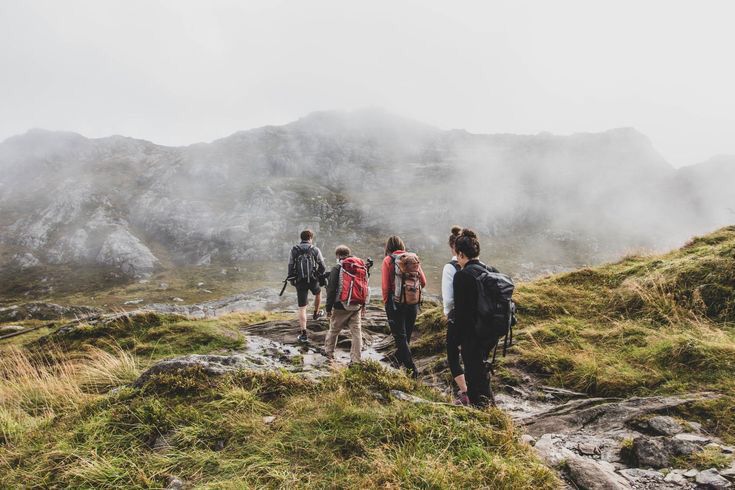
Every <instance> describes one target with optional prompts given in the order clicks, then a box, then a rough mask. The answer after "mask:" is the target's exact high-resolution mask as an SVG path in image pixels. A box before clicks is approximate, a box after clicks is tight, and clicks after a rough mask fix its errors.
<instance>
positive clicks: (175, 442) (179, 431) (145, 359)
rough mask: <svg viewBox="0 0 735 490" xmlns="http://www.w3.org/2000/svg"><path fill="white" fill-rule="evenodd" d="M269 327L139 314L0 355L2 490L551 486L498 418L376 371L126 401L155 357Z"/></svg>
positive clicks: (246, 378)
mask: <svg viewBox="0 0 735 490" xmlns="http://www.w3.org/2000/svg"><path fill="white" fill-rule="evenodd" d="M263 319H264V318H263V317H262V316H261V317H258V316H255V315H250V316H239V315H233V316H229V317H224V318H221V319H217V320H205V321H190V320H185V319H183V318H181V317H176V316H157V315H135V316H131V317H123V318H121V319H120V320H118V321H116V322H111V323H109V324H107V325H101V326H96V327H92V326H89V327H82V328H80V329H77V330H75V331H74V332H72V333H71V334H68V335H65V336H63V337H58V336H57V337H52V339H53V341H52V342H49V341H43V340H39V339H33V340H30V341H27V342H26V343H25V344H22V345H21V344H20V343H19V342H17V341H16V342H15V343H13V344H0V476H1V478H0V481H2V484H0V487H2V486H6V485H7V486H8V487H10V488H15V487H38V488H49V487H51V488H67V487H77V488H78V487H82V488H163V487H165V486H166V485H167V484H168V483H169V482H170V481H171V480H172V478H173V477H177V478H180V479H182V480H184V481H187V482H189V483H190V484H192V485H195V486H196V487H197V488H283V487H294V488H375V487H386V488H398V487H424V488H440V487H441V488H451V487H454V488H479V487H491V488H555V487H556V486H557V480H556V477H555V476H554V474H553V472H552V471H551V470H549V469H548V468H546V467H544V466H542V465H541V464H540V463H539V462H538V461H537V460H536V459H535V456H534V455H533V453H532V449H531V448H530V447H529V446H527V445H525V444H522V443H521V442H519V435H520V434H519V433H518V432H517V430H516V429H515V428H514V426H513V424H512V422H511V421H510V419H509V418H508V417H507V416H505V415H504V414H503V413H502V412H501V411H499V410H489V411H478V410H468V409H465V408H462V407H455V406H452V405H449V404H447V403H443V402H445V401H446V400H444V399H443V398H442V396H441V395H440V394H439V393H438V392H436V391H434V390H431V389H429V388H427V387H425V386H423V385H421V384H417V383H415V382H414V381H412V380H410V379H408V378H407V377H405V376H404V375H402V374H397V373H395V372H391V373H389V372H388V371H386V370H385V369H384V368H382V367H380V366H379V365H377V364H366V365H364V366H361V367H357V368H351V369H347V370H342V371H337V372H335V373H334V374H333V375H331V376H329V377H326V378H323V379H321V380H320V381H310V380H308V379H307V378H304V377H301V376H298V375H296V374H288V373H286V372H279V371H265V372H264V371H261V372H255V371H239V372H233V373H230V374H227V375H224V376H220V377H214V378H213V377H211V376H209V375H207V374H205V373H204V372H203V371H201V370H200V369H198V368H191V369H185V370H179V371H177V372H175V373H164V374H159V375H155V376H153V377H151V378H149V379H148V380H147V382H146V383H145V384H144V385H143V386H141V387H140V388H132V387H130V383H131V382H132V381H133V380H135V379H136V378H137V377H138V376H139V374H140V373H141V371H142V370H143V369H144V368H145V367H146V366H147V365H148V364H150V363H151V362H153V360H154V359H155V358H158V357H160V356H162V355H166V356H170V355H175V354H184V353H190V352H203V351H220V352H221V351H223V350H227V349H230V348H238V347H240V346H242V344H243V342H244V339H243V338H242V336H241V335H240V334H239V328H241V327H243V326H246V325H247V324H249V323H253V322H256V321H259V320H263ZM112 339H115V341H114V342H112ZM392 389H397V390H401V391H403V392H405V393H409V394H414V395H418V396H421V397H423V398H425V399H428V400H431V401H434V402H439V403H423V404H414V403H410V402H406V401H402V400H399V399H396V398H394V396H392V395H391V393H390V390H392Z"/></svg>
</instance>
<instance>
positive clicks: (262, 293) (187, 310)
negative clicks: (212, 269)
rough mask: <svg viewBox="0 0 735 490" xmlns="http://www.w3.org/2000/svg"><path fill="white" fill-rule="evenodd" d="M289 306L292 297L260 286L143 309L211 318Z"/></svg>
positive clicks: (157, 304)
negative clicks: (188, 303) (189, 302)
mask: <svg viewBox="0 0 735 490" xmlns="http://www.w3.org/2000/svg"><path fill="white" fill-rule="evenodd" d="M202 284H203V283H202ZM173 301H176V302H182V301H183V300H181V299H180V298H174V299H173ZM289 307H291V308H293V307H294V305H293V299H292V298H290V297H283V296H279V295H278V291H276V290H275V289H274V288H261V289H256V290H255V291H250V292H248V293H242V294H236V295H233V296H228V297H226V298H221V299H217V300H213V301H206V302H203V303H197V304H192V305H183V304H181V305H179V304H168V303H153V304H149V305H145V306H144V307H143V309H145V310H147V311H155V312H157V313H174V314H178V315H186V316H189V317H191V318H213V317H217V316H220V315H226V314H227V313H244V312H250V311H263V310H265V311H272V310H284V309H288V308H289Z"/></svg>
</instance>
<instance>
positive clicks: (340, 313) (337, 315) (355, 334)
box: [324, 309, 362, 362]
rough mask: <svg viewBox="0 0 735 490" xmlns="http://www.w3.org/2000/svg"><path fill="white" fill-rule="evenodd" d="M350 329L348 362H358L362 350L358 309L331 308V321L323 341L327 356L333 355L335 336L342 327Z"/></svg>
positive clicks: (360, 320) (335, 342)
mask: <svg viewBox="0 0 735 490" xmlns="http://www.w3.org/2000/svg"><path fill="white" fill-rule="evenodd" d="M348 328H349V329H350V335H351V337H352V347H351V348H350V362H360V358H361V352H362V319H361V316H360V310H355V311H349V310H338V309H334V310H332V321H331V322H330V323H329V332H328V333H327V338H326V339H325V341H324V350H325V351H326V352H327V357H329V358H333V357H334V348H335V347H336V346H337V336H339V333H340V332H341V331H342V330H344V329H348Z"/></svg>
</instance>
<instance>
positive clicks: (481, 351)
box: [462, 335, 498, 407]
mask: <svg viewBox="0 0 735 490" xmlns="http://www.w3.org/2000/svg"><path fill="white" fill-rule="evenodd" d="M497 343H498V339H489V340H487V339H485V340H483V339H480V338H478V337H476V336H474V335H465V336H464V338H463V339H462V360H463V361H464V368H465V380H466V381H467V396H468V397H469V399H470V403H472V404H473V405H475V406H477V407H486V406H487V405H490V404H493V405H494V404H495V397H494V396H493V391H492V389H491V388H490V373H489V372H488V368H487V366H486V364H485V361H486V360H487V358H488V355H489V353H490V351H491V350H492V348H493V347H495V344H497Z"/></svg>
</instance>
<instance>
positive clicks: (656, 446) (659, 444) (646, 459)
mask: <svg viewBox="0 0 735 490" xmlns="http://www.w3.org/2000/svg"><path fill="white" fill-rule="evenodd" d="M633 454H634V455H635V458H636V460H637V462H638V466H642V467H646V468H665V467H667V466H668V465H669V460H670V458H671V453H670V452H669V450H668V448H667V447H666V446H665V444H664V440H663V439H662V438H658V437H644V436H641V437H636V438H635V439H633Z"/></svg>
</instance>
